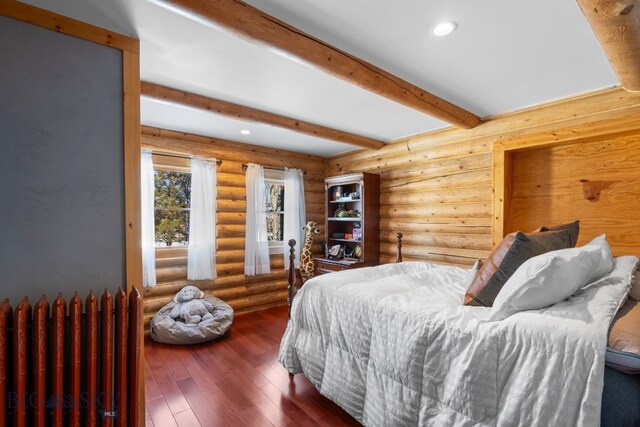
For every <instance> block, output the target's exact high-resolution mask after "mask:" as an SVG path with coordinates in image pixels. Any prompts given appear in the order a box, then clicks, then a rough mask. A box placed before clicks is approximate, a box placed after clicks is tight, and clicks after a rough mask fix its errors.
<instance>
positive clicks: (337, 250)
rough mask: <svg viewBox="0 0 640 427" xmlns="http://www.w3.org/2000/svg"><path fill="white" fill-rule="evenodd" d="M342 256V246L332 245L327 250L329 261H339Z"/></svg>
mask: <svg viewBox="0 0 640 427" xmlns="http://www.w3.org/2000/svg"><path fill="white" fill-rule="evenodd" d="M343 256H344V248H343V247H342V245H334V246H331V248H330V249H329V257H328V258H329V259H341V258H342V257H343Z"/></svg>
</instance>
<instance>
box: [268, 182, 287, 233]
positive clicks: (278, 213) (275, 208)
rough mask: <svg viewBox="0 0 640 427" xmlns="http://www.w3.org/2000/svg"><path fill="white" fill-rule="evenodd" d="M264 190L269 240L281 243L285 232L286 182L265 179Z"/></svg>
mask: <svg viewBox="0 0 640 427" xmlns="http://www.w3.org/2000/svg"><path fill="white" fill-rule="evenodd" d="M264 190H265V201H266V203H267V240H269V242H278V243H281V242H282V239H283V232H284V182H282V181H278V180H265V188H264ZM278 246H280V245H278Z"/></svg>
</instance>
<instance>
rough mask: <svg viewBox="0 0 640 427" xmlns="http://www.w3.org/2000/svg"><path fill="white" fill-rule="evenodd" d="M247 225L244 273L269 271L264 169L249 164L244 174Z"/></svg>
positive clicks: (252, 274)
mask: <svg viewBox="0 0 640 427" xmlns="http://www.w3.org/2000/svg"><path fill="white" fill-rule="evenodd" d="M246 180H247V181H246V186H247V226H246V237H245V248H244V274H245V275H247V276H255V275H256V274H265V273H270V272H271V268H270V266H269V242H268V241H267V205H266V201H265V186H264V169H263V168H262V166H260V165H255V164H252V163H251V164H249V165H248V166H247V176H246Z"/></svg>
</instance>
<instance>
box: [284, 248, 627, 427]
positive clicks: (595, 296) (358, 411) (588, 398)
mask: <svg viewBox="0 0 640 427" xmlns="http://www.w3.org/2000/svg"><path fill="white" fill-rule="evenodd" d="M636 259H637V258H635V257H621V258H618V259H617V260H616V267H615V268H614V270H613V272H612V273H611V274H610V275H609V276H607V277H608V278H607V279H606V280H604V279H603V280H600V281H598V282H596V283H594V284H592V285H589V286H587V287H585V288H583V289H582V290H580V291H578V293H576V294H575V295H574V296H572V297H571V298H569V299H568V300H565V301H563V302H561V303H558V304H556V305H554V306H552V307H549V308H547V309H543V310H536V311H529V312H521V313H518V314H515V315H513V316H511V317H510V318H507V319H506V320H503V321H500V322H489V321H487V320H486V318H487V317H488V314H489V310H490V309H488V308H484V307H465V306H463V305H462V303H461V301H462V299H463V295H464V292H465V290H466V289H465V285H464V282H465V278H466V276H467V270H463V269H460V268H456V267H446V266H438V265H434V264H429V263H400V264H387V265H383V266H379V267H372V268H363V269H357V270H351V271H345V272H341V273H331V274H327V275H323V276H319V277H316V278H314V279H312V280H310V281H308V282H307V283H306V284H305V285H304V287H303V288H302V289H301V290H300V292H299V293H298V294H297V296H296V298H295V300H294V303H293V307H292V313H291V320H290V321H289V325H288V327H287V330H286V332H285V335H284V337H283V340H282V343H281V347H280V361H281V363H282V364H283V365H284V366H285V368H287V369H288V371H289V372H291V373H299V372H304V374H305V376H306V377H307V378H308V379H309V380H310V381H312V382H313V383H314V384H315V386H316V387H317V388H318V390H320V392H321V393H322V394H323V395H325V396H327V397H328V398H330V399H331V400H333V401H335V402H336V403H338V404H339V405H340V406H341V407H343V408H344V409H345V410H346V411H347V412H349V413H350V414H351V415H352V416H354V417H355V418H356V419H358V420H359V421H361V422H362V423H363V424H365V425H368V426H406V425H421V426H478V425H482V426H485V425H486V426H545V427H547V426H563V427H566V426H581V427H582V426H597V425H599V423H600V402H601V395H602V387H603V375H604V357H605V349H606V344H607V332H608V328H609V325H610V323H611V320H612V318H613V316H614V315H615V313H616V311H617V309H618V307H619V306H620V305H621V304H622V302H623V300H624V298H625V296H626V294H627V293H628V291H629V286H630V285H629V277H630V275H631V272H632V271H633V266H634V265H635V261H636Z"/></svg>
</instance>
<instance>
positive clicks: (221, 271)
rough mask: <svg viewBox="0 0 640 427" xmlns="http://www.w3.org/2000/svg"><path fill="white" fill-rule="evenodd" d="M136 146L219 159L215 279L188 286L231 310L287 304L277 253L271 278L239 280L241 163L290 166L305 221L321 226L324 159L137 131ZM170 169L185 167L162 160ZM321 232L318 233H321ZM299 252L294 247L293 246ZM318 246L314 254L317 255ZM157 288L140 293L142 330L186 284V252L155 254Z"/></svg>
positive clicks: (242, 229) (165, 250) (243, 206)
mask: <svg viewBox="0 0 640 427" xmlns="http://www.w3.org/2000/svg"><path fill="white" fill-rule="evenodd" d="M142 145H143V147H144V148H150V149H152V150H154V151H155V152H160V153H168V154H171V153H173V154H183V155H184V154H197V155H201V156H205V157H215V158H216V159H219V160H222V164H221V165H219V166H218V170H217V172H218V175H217V181H218V182H217V184H218V188H217V190H218V199H217V215H216V216H217V224H216V225H217V245H218V251H217V256H216V268H217V273H218V277H217V278H216V279H215V280H203V281H198V282H194V284H195V285H196V286H198V287H200V288H201V289H203V290H205V291H206V292H208V293H211V294H212V295H215V296H217V297H219V298H221V299H223V300H224V301H226V302H227V303H229V304H230V305H231V306H232V307H233V308H234V310H236V312H242V311H253V310H256V309H260V308H264V307H268V306H273V305H279V304H286V303H287V275H286V271H285V270H284V258H283V256H282V255H280V254H278V255H272V256H271V271H272V273H271V274H268V275H260V276H253V277H247V276H244V274H243V271H244V241H245V209H246V194H245V177H244V170H243V168H242V164H243V163H247V162H253V163H258V164H261V165H263V166H266V167H276V168H280V167H295V168H300V169H303V170H305V171H306V172H307V174H306V175H305V203H306V209H307V218H308V219H309V220H314V221H317V222H318V223H320V224H324V159H322V158H320V157H316V156H310V155H306V154H300V153H292V152H287V151H283V150H276V149H271V148H266V147H258V146H254V145H249V144H239V143H230V142H228V141H220V140H217V139H214V138H206V137H202V136H196V135H189V134H183V133H179V132H173V131H168V130H164V129H157V128H150V127H143V130H142ZM165 159H167V160H166V161H167V162H168V163H172V164H171V166H172V167H176V168H180V167H184V166H185V162H184V161H181V159H175V158H173V160H171V159H172V158H168V157H165ZM322 231H323V233H324V230H322ZM296 249H297V250H299V246H297V247H296ZM320 250H321V249H320V244H319V243H318V244H316V245H315V246H314V251H315V252H316V253H320ZM156 274H157V280H158V285H157V286H156V287H155V288H149V289H145V291H144V324H145V328H148V325H149V322H150V321H151V318H152V317H153V315H154V314H155V313H156V312H157V311H158V310H159V309H160V308H161V307H162V306H164V305H165V304H167V303H169V302H170V301H171V299H172V298H173V296H174V295H175V293H176V292H178V291H179V290H180V289H181V288H182V287H183V286H186V285H187V284H189V283H190V282H188V281H187V249H186V248H184V247H183V248H180V247H177V248H176V247H174V248H161V249H157V250H156Z"/></svg>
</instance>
